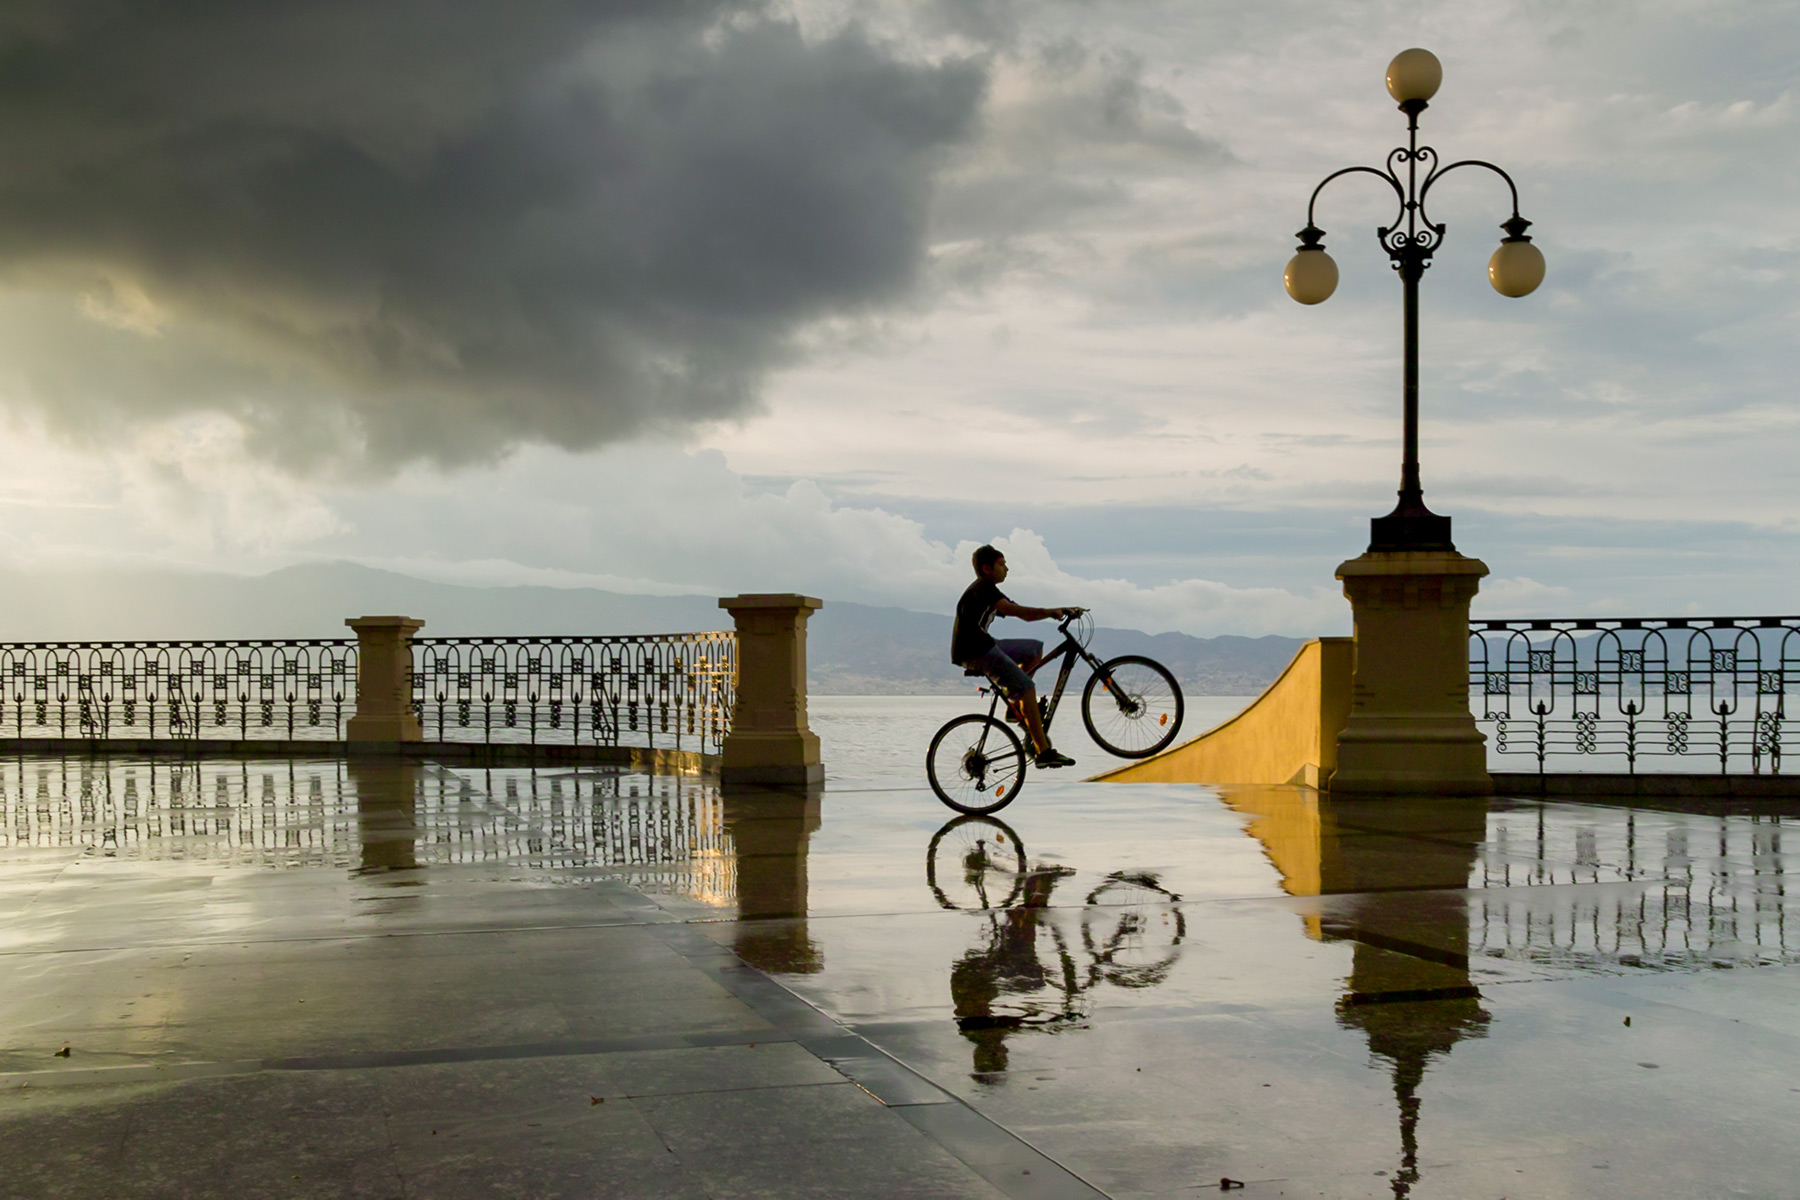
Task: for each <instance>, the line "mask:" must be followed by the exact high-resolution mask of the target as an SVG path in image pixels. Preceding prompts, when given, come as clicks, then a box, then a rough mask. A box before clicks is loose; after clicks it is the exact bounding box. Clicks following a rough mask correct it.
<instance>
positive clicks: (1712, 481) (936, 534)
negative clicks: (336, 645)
mask: <svg viewBox="0 0 1800 1200" xmlns="http://www.w3.org/2000/svg"><path fill="white" fill-rule="evenodd" d="M1412 45H1423V46H1426V47H1429V48H1430V49H1432V50H1434V51H1435V52H1436V53H1437V54H1438V56H1439V57H1440V58H1441V59H1442V61H1443V63H1444V70H1445V81H1444V85H1443V89H1442V91H1441V92H1440V93H1439V95H1438V97H1437V99H1436V100H1435V101H1434V102H1433V103H1432V105H1431V107H1430V109H1429V111H1428V112H1427V113H1426V114H1425V116H1424V126H1425V131H1426V136H1427V140H1428V141H1429V142H1431V143H1432V144H1434V145H1435V146H1437V148H1438V149H1439V150H1440V151H1441V152H1442V153H1443V154H1444V155H1445V156H1446V158H1467V157H1479V158H1487V159H1492V160H1494V161H1496V162H1498V163H1500V164H1501V165H1503V166H1505V167H1506V168H1507V169H1508V170H1509V171H1511V172H1512V173H1513V175H1514V177H1515V178H1516V179H1517V180H1518V181H1519V185H1520V191H1521V202H1522V208H1523V212H1524V215H1525V216H1527V217H1528V218H1530V219H1531V220H1532V221H1533V222H1534V223H1535V224H1534V226H1533V228H1532V231H1531V232H1532V233H1533V234H1534V235H1535V237H1536V240H1537V243H1538V245H1539V246H1540V247H1541V248H1542V249H1543V251H1544V253H1545V255H1546V257H1547V258H1548V260H1549V264H1550V267H1549V276H1548V278H1547V280H1546V282H1545V284H1544V286H1543V287H1542V288H1541V289H1540V290H1539V291H1538V292H1537V293H1536V294H1534V295H1532V296H1530V297H1527V298H1525V299H1523V300H1508V299H1504V298H1502V297H1500V296H1498V295H1497V294H1495V293H1494V292H1493V291H1492V290H1491V289H1490V288H1489V287H1488V285H1487V282H1486V278H1485V269H1484V268H1485V263H1486V260H1487V257H1488V255H1489V254H1490V253H1491V252H1492V250H1493V247H1494V245H1495V244H1496V242H1497V240H1498V238H1499V237H1500V236H1501V235H1500V231H1499V229H1498V228H1497V227H1498V224H1499V222H1500V221H1501V220H1503V219H1504V218H1505V217H1506V216H1508V215H1509V212H1508V208H1507V205H1506V197H1505V194H1504V189H1503V187H1501V186H1500V185H1499V184H1498V183H1497V182H1496V181H1495V180H1493V179H1492V178H1491V177H1487V176H1484V175H1482V174H1480V173H1477V172H1464V173H1462V174H1461V175H1459V176H1453V177H1451V178H1449V179H1447V180H1446V181H1445V182H1444V184H1443V185H1442V186H1441V187H1440V188H1439V189H1437V190H1436V191H1435V192H1434V193H1433V216H1434V217H1435V218H1436V219H1438V220H1441V221H1445V222H1447V223H1448V226H1449V232H1448V235H1447V239H1446V244H1445V246H1444V249H1443V250H1442V251H1441V252H1440V254H1439V255H1438V258H1437V259H1436V261H1435V264H1434V266H1433V268H1432V270H1431V272H1430V273H1429V275H1428V277H1427V278H1426V280H1425V284H1424V307H1423V312H1424V324H1423V346H1424V357H1423V370H1422V407H1423V413H1424V422H1423V441H1424V452H1423V459H1424V477H1425V486H1426V495H1427V497H1428V499H1429V500H1430V502H1431V503H1432V506H1433V507H1434V508H1435V509H1437V510H1438V511H1440V512H1447V513H1450V514H1451V515H1453V516H1454V518H1455V520H1456V538H1457V543H1458V546H1459V548H1461V549H1462V550H1463V551H1464V552H1465V553H1470V554H1474V555H1477V556H1479V557H1481V558H1483V559H1484V560H1485V561H1486V562H1487V563H1488V564H1489V566H1490V568H1491V569H1492V571H1493V576H1492V578H1491V579H1490V580H1489V581H1488V586H1487V588H1486V589H1485V591H1484V592H1483V594H1482V596H1481V597H1480V598H1479V599H1478V600H1477V605H1476V607H1477V612H1478V613H1484V612H1485V613H1487V614H1488V615H1496V616H1497V615H1582V614H1599V615H1606V614H1611V615H1669V614H1675V613H1734V614H1735V613H1771V612H1780V613H1790V612H1793V611H1795V610H1796V608H1797V607H1800V586H1797V585H1800V519H1797V517H1796V513H1795V505H1794V499H1793V498H1794V496H1795V492H1796V485H1797V484H1800V478H1797V476H1800V466H1797V464H1800V396H1797V394H1796V380H1797V379H1800V349H1797V348H1796V343H1797V339H1796V338H1795V336H1794V332H1793V331H1794V327H1795V318H1796V315H1797V310H1800V222H1797V221H1796V211H1797V207H1800V206H1797V205H1796V200H1795V197H1796V186H1797V185H1800V155H1797V154H1796V148H1797V142H1800V98H1797V97H1796V94H1795V91H1796V83H1795V74H1796V67H1795V64H1796V63H1797V62H1800V4H1796V3H1793V2H1790V0H1705V2H1701V0H1631V2H1630V3H1626V2H1624V0H1577V2H1576V3H1566V2H1561V3H1550V2H1548V0H1495V2H1493V3H1486V4H1480V5H1476V4H1470V3H1466V2H1459V3H1435V2H1421V0H1408V2H1400V0H1394V2H1391V3H1376V2H1366V3H1353V2H1345V3H1334V4H1321V3H1317V2H1316V0H1310V2H1309V0H1259V2H1258V3H1256V4H1243V3H1224V2H1216V3H1215V2H1212V0H1180V2H1174V0H911V2H903V0H770V2H768V3H753V2H738V0H510V2H509V3H508V4H505V5H495V4H491V3H487V2H486V0H391V2H389V3H384V4H368V3H366V0H283V2H273V0H272V2H270V3H260V4H255V5H243V4H226V3H201V2H198V0H134V2H133V3H130V4H124V3H117V2H115V0H11V2H10V3H9V4H7V5H6V6H5V7H4V9H0V164H3V169H0V414H3V417H4V419H3V421H0V455H4V460H5V461H6V462H7V463H8V464H9V466H10V470H8V471H7V472H6V476H5V478H4V480H3V481H0V501H3V504H0V562H4V563H5V564H6V565H16V566H26V567H45V568H49V567H62V566H69V565H82V564H99V563H104V564H107V565H139V566H179V567H189V568H195V569H207V570H230V571H239V572H261V571H266V570H269V569H272V568H275V567H279V566H283V565H287V564H290V563H295V562H303V561H316V560H331V559H351V560H355V561H359V562H364V563H368V564H371V565H377V566H385V567H391V568H393V569H397V570H403V571H407V572H410V573H413V574H418V575H422V576H427V577H431V578H438V579H445V580H453V581H461V582H481V583H507V582H520V583H527V582H528V583H560V584H569V585H593V586H603V587H611V588H615V589H620V590H630V591H651V592H715V593H720V594H724V593H727V592H736V591H748V590H783V591H786V590H800V591H807V592H810V593H813V594H817V595H823V596H826V597H828V598H838V599H846V600H859V601H864V602H871V603H890V604H900V605H905V606H907V607H912V608H920V609H930V610H946V609H947V608H948V607H949V605H950V604H951V602H952V601H953V599H954V596H955V594H956V592H957V591H958V590H959V589H960V586H961V584H962V582H963V581H964V578H965V576H966V574H967V570H968V568H967V566H966V563H967V553H968V550H969V548H970V547H972V546H973V545H974V544H976V543H979V542H981V541H983V540H994V541H996V542H997V543H998V544H1000V545H1002V546H1003V548H1005V549H1006V550H1007V551H1008V554H1009V558H1010V560H1011V562H1012V564H1013V568H1014V577H1015V585H1016V586H1014V587H1013V589H1012V591H1013V592H1014V594H1015V595H1018V596H1019V597H1020V598H1022V599H1027V600H1043V601H1045V602H1052V601H1056V602H1079V603H1086V604H1091V605H1095V606H1097V607H1099V608H1100V610H1101V616H1102V619H1103V620H1104V621H1105V622H1106V623H1107V624H1115V625H1135V626H1139V627H1142V628H1146V629H1153V630H1162V629H1180V630H1185V631H1187V632H1191V633H1196V634H1216V633H1246V634H1256V633H1269V632H1274V633H1288V634H1310V633H1327V632H1341V631H1344V630H1345V629H1346V628H1347V625H1348V608H1347V606H1346V605H1345V603H1344V601H1343V600H1342V598H1341V596H1340V595H1339V593H1338V591H1337V588H1336V585H1335V584H1334V582H1333V580H1332V570H1333V568H1334V566H1335V565H1336V564H1337V563H1338V562H1339V561H1341V560H1342V559H1344V558H1347V557H1351V556H1353V555H1354V554H1356V553H1358V552H1360V551H1361V549H1362V548H1363V546H1364V545H1365V543H1366V540H1367V519H1368V518H1369V517H1370V516H1374V515H1377V514H1379V513H1382V512H1385V511H1386V510H1387V508H1388V507H1390V506H1391V503H1392V496H1393V489H1394V487H1395V484H1396V478H1397V473H1398V457H1399V448H1398V441H1399V370H1400V367H1399V332H1400V330H1399V321H1400V307H1399V285H1398V282H1397V281H1396V279H1395V278H1394V276H1393V273H1392V272H1391V271H1390V270H1389V269H1388V266H1387V263H1386V260H1385V258H1384V256H1383V254H1382V252H1381V251H1380V249H1379V248H1378V246H1377V245H1376V242H1375V234H1374V230H1375V227H1376V226H1377V225H1381V224H1386V223H1387V222H1388V220H1389V219H1390V217H1391V200H1388V201H1386V202H1385V204H1384V198H1383V194H1382V190H1381V189H1380V188H1379V187H1378V186H1376V185H1374V184H1373V182H1372V181H1359V180H1355V179H1350V180H1345V181H1341V182H1339V183H1337V184H1334V185H1333V187H1332V189H1330V190H1328V191H1327V192H1326V193H1325V196H1324V197H1323V199H1322V201H1321V206H1320V210H1319V217H1318V219H1319V223H1320V224H1321V225H1322V226H1323V227H1324V228H1325V229H1326V231H1327V245H1328V246H1329V247H1330V249H1331V251H1332V253H1333V254H1334V256H1335V257H1336V258H1337V260H1338V262H1339V264H1340V266H1341V268H1342V272H1343V283H1342V285H1341V286H1340V288H1339V291H1338V293H1337V295H1336V296H1335V297H1333V299H1332V300H1331V301H1330V302H1329V303H1327V304H1324V305H1321V306H1319V307H1316V308H1303V307H1301V306H1299V305H1296V304H1294V303H1293V302H1292V301H1290V300H1288V299H1287V297H1286V296H1285V294H1284V293H1283V291H1282V289H1281V270H1282V267H1283V265H1284V264H1285V262H1286V260H1287V258H1288V257H1289V255H1290V254H1291V253H1292V248H1293V245H1294V238H1293V234H1294V231H1295V230H1296V229H1298V228H1299V227H1300V226H1301V225H1302V224H1303V223H1304V218H1305V203H1306V198H1307V195H1308V194H1309V192H1310V191H1311V189H1312V187H1313V185H1314V184H1315V183H1316V182H1317V181H1318V180H1319V179H1320V178H1322V177H1323V176H1324V175H1325V174H1327V173H1329V172H1330V171H1332V170H1335V169H1336V168H1338V167H1341V166H1348V165H1351V164H1353V163H1371V164H1376V163H1380V162H1381V161H1382V159H1383V156H1384V155H1385V154H1386V152H1387V150H1388V149H1390V148H1391V147H1392V146H1394V145H1396V144H1398V141H1399V139H1400V138H1401V137H1402V136H1403V132H1404V119H1403V118H1402V117H1401V116H1400V115H1399V114H1398V113H1397V112H1396V111H1395V110H1394V108H1393V105H1392V103H1391V101H1389V100H1388V99H1387V96H1386V93H1385V91H1384V90H1383V88H1382V73H1383V69H1384V67H1385V66H1386V63H1387V61H1388V59H1389V58H1390V57H1391V56H1392V55H1393V54H1394V53H1395V52H1396V51H1398V50H1400V49H1403V48H1405V47H1407V46H1412Z"/></svg>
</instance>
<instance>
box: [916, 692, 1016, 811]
mask: <svg viewBox="0 0 1800 1200" xmlns="http://www.w3.org/2000/svg"><path fill="white" fill-rule="evenodd" d="M925 774H926V775H927V776H929V777H930V779H931V790H932V791H934V792H936V793H937V797H938V799H939V800H942V801H943V802H944V803H945V804H948V805H949V806H950V807H951V808H954V809H955V810H956V811H957V812H961V813H977V814H979V813H991V812H998V811H999V810H1001V809H1003V808H1005V807H1006V806H1007V805H1008V804H1011V803H1012V801H1013V797H1014V796H1017V795H1018V794H1019V789H1020V788H1022V787H1024V786H1025V747H1024V746H1022V745H1020V743H1019V738H1018V735H1017V734H1015V733H1013V731H1012V730H1010V729H1008V728H1007V727H1006V726H1005V725H1004V724H1002V723H1001V722H999V721H996V720H994V719H993V718H992V717H984V716H982V715H980V714H978V713H970V714H969V715H968V716H966V717H958V718H956V720H954V721H952V722H950V723H949V724H948V725H946V726H944V727H943V728H942V729H940V730H938V731H937V736H936V737H934V738H932V739H931V749H930V750H928V751H926V754H925Z"/></svg>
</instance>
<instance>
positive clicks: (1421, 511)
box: [1369, 504, 1456, 553]
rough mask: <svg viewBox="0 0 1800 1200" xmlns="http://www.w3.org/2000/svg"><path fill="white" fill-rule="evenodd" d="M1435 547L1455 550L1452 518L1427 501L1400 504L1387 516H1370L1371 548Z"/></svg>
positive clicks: (1438, 549) (1413, 548)
mask: <svg viewBox="0 0 1800 1200" xmlns="http://www.w3.org/2000/svg"><path fill="white" fill-rule="evenodd" d="M1392 550H1435V551H1440V552H1449V553H1455V551H1456V545H1455V543H1453V542H1452V541H1451V540H1450V518H1449V517H1440V516H1439V515H1438V514H1436V513H1434V512H1432V511H1431V510H1430V509H1428V508H1426V507H1425V506H1424V505H1423V504H1420V505H1418V506H1417V507H1416V508H1413V509H1411V510H1406V509H1405V508H1404V506H1402V508H1397V509H1395V510H1394V511H1393V512H1391V513H1389V514H1388V515H1387V516H1385V517H1372V518H1370V520H1369V551H1370V553H1380V552H1383V551H1392Z"/></svg>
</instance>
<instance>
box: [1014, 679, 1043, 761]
mask: <svg viewBox="0 0 1800 1200" xmlns="http://www.w3.org/2000/svg"><path fill="white" fill-rule="evenodd" d="M1018 705H1019V707H1020V708H1021V709H1023V710H1024V712H1023V714H1022V715H1023V716H1024V718H1025V732H1027V733H1029V734H1030V735H1031V745H1032V748H1033V749H1035V750H1036V751H1037V752H1038V753H1039V754H1042V753H1043V752H1044V751H1046V750H1048V749H1050V735H1049V734H1047V733H1045V732H1044V720H1043V716H1042V715H1041V714H1040V713H1039V712H1038V702H1037V688H1036V687H1035V686H1030V685H1028V686H1027V687H1026V688H1025V691H1024V692H1023V693H1022V694H1021V695H1020V696H1019V699H1018Z"/></svg>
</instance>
